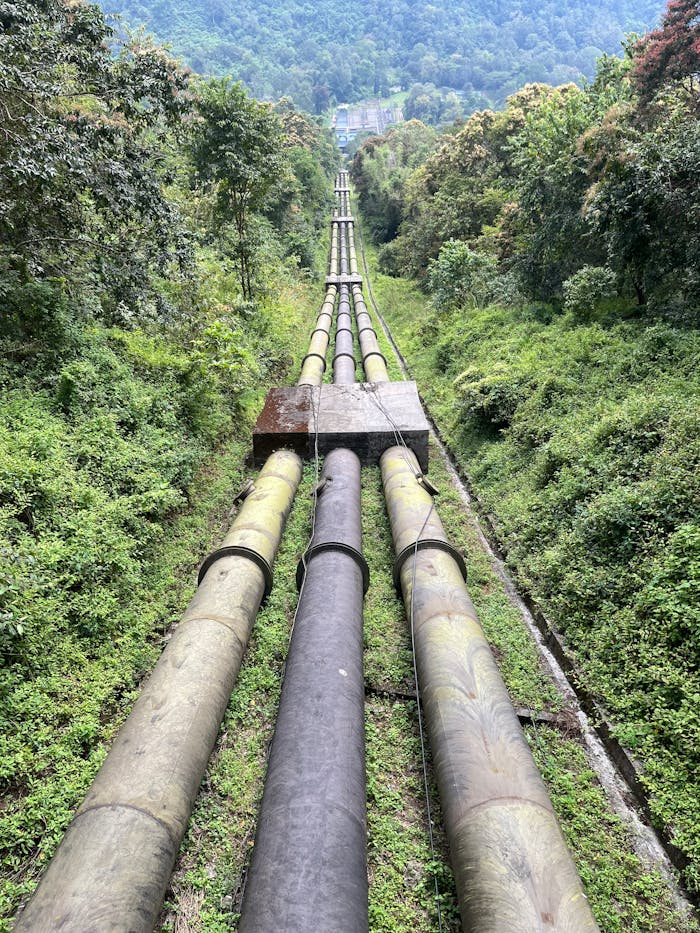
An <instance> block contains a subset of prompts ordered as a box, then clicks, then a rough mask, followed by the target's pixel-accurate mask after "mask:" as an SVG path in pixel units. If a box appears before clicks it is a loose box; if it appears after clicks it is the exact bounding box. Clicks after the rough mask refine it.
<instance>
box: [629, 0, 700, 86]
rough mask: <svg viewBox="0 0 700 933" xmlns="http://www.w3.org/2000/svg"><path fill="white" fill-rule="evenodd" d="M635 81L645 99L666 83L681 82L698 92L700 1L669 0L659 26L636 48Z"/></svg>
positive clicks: (699, 72) (699, 70) (699, 71)
mask: <svg viewBox="0 0 700 933" xmlns="http://www.w3.org/2000/svg"><path fill="white" fill-rule="evenodd" d="M636 53H637V58H636V63H635V69H634V81H635V84H636V86H637V89H638V90H639V93H640V96H641V98H642V100H643V101H649V100H650V99H651V98H652V97H653V96H654V94H655V93H656V91H657V90H658V89H659V88H660V87H662V86H663V85H665V84H668V83H673V82H682V83H685V84H686V85H687V87H688V88H689V90H690V91H691V93H692V94H693V95H694V94H695V93H696V81H697V77H698V75H699V74H700V2H699V0H670V3H669V4H668V8H667V10H666V13H665V15H664V18H663V20H662V23H661V28H660V29H655V30H654V31H653V32H651V33H649V35H648V36H645V38H644V39H642V41H641V42H640V43H639V45H638V46H637V48H636Z"/></svg>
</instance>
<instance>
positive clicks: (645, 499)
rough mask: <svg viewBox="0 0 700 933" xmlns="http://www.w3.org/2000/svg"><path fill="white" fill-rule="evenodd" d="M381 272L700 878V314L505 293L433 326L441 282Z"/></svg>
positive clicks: (556, 617) (440, 396)
mask: <svg viewBox="0 0 700 933" xmlns="http://www.w3.org/2000/svg"><path fill="white" fill-rule="evenodd" d="M374 290H375V292H376V294H377V298H378V300H379V301H380V303H381V306H382V308H383V309H384V313H385V315H386V317H387V319H388V322H389V324H390V326H391V327H392V330H393V333H394V337H395V338H396V339H397V340H398V342H399V345H400V346H401V348H402V350H403V352H404V353H405V354H406V355H407V358H408V360H409V362H410V364H411V370H412V375H413V377H414V378H418V379H419V381H420V383H421V385H422V386H423V391H424V393H425V396H426V401H427V403H428V405H429V406H430V410H431V413H432V415H433V417H434V418H436V420H437V422H438V425H439V427H440V429H441V431H442V432H443V434H444V435H445V436H446V438H447V440H448V441H449V443H450V447H451V449H452V451H453V452H454V453H455V455H456V456H457V458H458V460H459V462H460V464H461V466H462V467H463V469H464V470H465V471H466V472H467V473H468V475H469V477H470V481H471V483H472V484H473V487H474V489H475V491H476V493H477V494H478V496H479V498H480V500H481V501H482V503H483V505H484V507H485V509H486V510H487V511H488V512H489V514H490V515H491V516H492V519H493V523H494V526H495V528H496V530H497V533H498V536H499V540H500V543H501V546H502V547H503V549H504V550H505V551H506V552H507V556H508V564H509V565H510V567H511V569H512V570H513V571H514V572H517V574H518V579H519V580H520V584H521V585H522V586H523V587H524V588H525V589H527V590H529V592H530V593H532V594H533V595H534V597H535V599H536V600H537V602H538V603H539V605H540V606H541V607H542V608H543V609H544V610H545V612H546V613H547V614H548V616H549V617H550V618H551V619H552V620H553V621H554V623H555V624H556V625H557V626H558V628H559V629H560V630H562V631H563V632H564V634H565V637H566V640H567V644H568V646H569V648H570V650H571V651H572V652H573V654H574V656H575V658H576V662H577V664H578V666H579V667H580V669H581V670H582V671H583V676H584V677H585V681H586V685H587V687H588V688H589V689H590V690H592V691H593V692H594V693H595V694H596V695H597V696H598V698H599V699H600V700H601V702H602V703H603V705H604V706H605V707H607V709H608V711H609V713H610V716H611V719H612V721H613V722H614V723H615V724H616V730H617V732H618V734H619V737H620V739H621V740H622V741H623V742H624V743H625V744H626V745H628V747H631V748H632V750H633V752H634V754H635V756H636V757H637V758H638V759H639V760H640V761H641V762H642V764H643V767H644V782H645V784H646V786H647V788H648V791H649V793H650V796H651V808H652V812H653V814H654V820H655V823H656V825H657V826H659V827H660V828H663V829H666V830H667V831H669V832H670V833H671V835H672V838H673V840H674V842H675V844H676V845H677V846H679V848H680V849H681V851H682V852H684V853H685V854H686V855H687V857H688V858H689V860H690V861H689V867H688V869H687V870H686V872H685V876H684V877H685V882H686V883H687V884H688V885H689V887H690V888H691V889H692V890H698V887H699V886H700V870H699V868H698V866H699V865H700V837H699V836H698V827H699V826H700V812H699V810H698V800H700V793H699V789H698V787H697V774H698V773H700V762H699V761H698V757H697V754H696V748H697V745H696V744H695V740H694V739H693V738H692V736H694V735H695V724H696V720H697V717H696V716H695V714H694V713H692V712H691V710H692V709H693V705H694V703H695V699H694V698H695V697H696V696H697V694H698V691H699V690H700V684H699V683H698V671H697V663H696V659H697V645H696V641H697V626H696V617H697V614H698V605H699V602H698V600H699V598H700V597H699V595H698V592H697V572H696V562H697V546H698V544H697V542H698V528H697V515H698V513H699V512H700V487H699V486H698V476H700V471H699V469H698V468H699V466H700V448H699V446H698V436H700V435H699V432H698V427H699V425H698V414H697V413H698V410H699V407H698V402H699V401H700V383H699V382H698V372H700V367H699V366H698V361H699V360H700V346H699V344H698V335H697V332H696V331H694V330H689V329H685V328H678V327H676V326H674V325H673V324H671V323H668V322H656V323H654V322H653V321H650V320H648V319H646V320H645V319H633V320H628V321H622V322H621V321H619V320H616V317H615V314H614V311H613V312H610V313H608V314H607V316H606V315H603V316H600V315H599V314H598V309H596V318H597V319H595V318H594V319H593V320H591V321H589V322H582V323H575V322H574V321H573V320H572V318H571V316H568V315H567V316H564V317H562V316H557V315H556V314H555V315H552V314H550V315H544V314H542V313H541V312H540V309H539V308H538V307H533V306H530V307H525V308H522V309H517V308H516V309H506V308H503V307H490V308H485V309H481V310H480V309H471V310H469V311H468V312H467V313H465V312H462V311H455V312H452V313H451V314H450V315H448V316H447V318H446V319H445V320H443V322H442V326H441V329H440V332H439V335H438V337H437V338H436V336H435V334H434V333H429V334H428V335H427V339H426V330H425V320H426V318H427V317H428V311H427V308H426V299H425V297H422V296H420V294H419V293H417V290H416V289H415V288H413V289H412V290H411V288H410V287H409V285H408V283H406V282H404V281H401V280H398V279H388V278H380V279H379V281H377V282H375V283H374ZM612 928H613V929H615V928H616V927H612ZM617 928H620V927H617ZM621 928H622V929H625V927H624V925H623V926H622V927H621ZM651 929H654V927H653V926H652V927H651ZM670 929H675V927H673V926H671V927H670Z"/></svg>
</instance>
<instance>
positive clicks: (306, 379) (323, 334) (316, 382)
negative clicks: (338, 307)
mask: <svg viewBox="0 0 700 933" xmlns="http://www.w3.org/2000/svg"><path fill="white" fill-rule="evenodd" d="M339 226H340V225H339V224H337V223H333V224H331V231H332V232H331V251H330V257H329V260H328V272H329V274H330V275H337V273H338V271H339V265H338V264H339V258H340V254H339V230H338V228H339ZM337 294H338V289H337V287H336V286H335V285H329V286H328V288H327V289H326V296H325V298H324V301H323V304H322V306H321V310H320V311H319V314H318V318H317V320H316V327H315V328H314V331H313V333H312V334H311V340H310V342H309V352H308V353H307V355H306V357H305V358H304V361H303V363H302V366H301V373H300V375H299V380H298V382H297V385H300V386H320V385H321V383H322V382H323V373H324V372H325V369H326V354H327V352H328V344H329V343H330V332H331V325H332V323H333V309H334V308H335V300H336V297H337Z"/></svg>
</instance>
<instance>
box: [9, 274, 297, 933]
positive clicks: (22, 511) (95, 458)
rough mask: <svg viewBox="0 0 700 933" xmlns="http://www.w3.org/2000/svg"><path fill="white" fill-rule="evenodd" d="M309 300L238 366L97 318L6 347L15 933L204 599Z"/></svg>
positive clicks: (264, 322) (217, 349)
mask: <svg viewBox="0 0 700 933" xmlns="http://www.w3.org/2000/svg"><path fill="white" fill-rule="evenodd" d="M212 289H213V285H212ZM311 291H312V289H311V288H310V287H308V286H297V285H294V286H290V287H289V288H287V289H286V290H285V291H284V292H282V293H280V294H279V296H278V297H277V298H276V299H275V300H272V299H269V300H268V301H267V304H266V305H265V306H263V307H261V309H260V314H259V316H258V320H257V325H256V329H254V330H253V329H251V330H250V331H249V333H248V347H247V351H246V353H247V356H243V357H241V356H237V358H236V360H228V361H227V360H226V358H225V354H222V353H221V350H222V343H223V346H224V347H225V346H226V345H227V343H226V341H225V340H223V341H222V342H221V343H217V342H216V341H214V346H213V347H212V346H207V345H206V337H205V338H204V341H203V342H202V343H197V344H196V345H194V346H192V345H190V346H187V344H186V343H185V338H184V336H183V334H182V333H180V334H173V333H170V332H169V331H167V330H161V332H160V333H156V332H155V331H154V332H149V331H147V330H144V329H135V330H130V331H125V330H120V329H118V328H107V327H105V326H103V325H101V324H98V323H94V324H93V325H90V326H89V327H85V326H77V325H76V326H74V327H73V328H72V330H70V332H69V333H66V334H64V335H63V337H64V339H63V340H59V339H58V338H56V339H55V340H54V341H53V342H52V343H51V344H50V345H48V346H47V348H46V349H45V350H43V351H42V352H40V353H39V354H35V353H34V354H32V356H31V357H29V358H27V356H26V355H25V353H24V350H23V349H21V348H17V347H15V346H14V345H12V344H11V343H10V342H9V341H8V340H5V341H4V343H3V348H4V350H5V351H6V352H5V353H4V354H3V355H2V357H1V358H0V359H1V360H2V362H0V384H1V385H2V389H3V392H2V401H1V402H0V426H1V427H0V550H1V551H2V556H3V562H2V571H1V572H0V653H1V654H2V660H3V664H2V667H1V668H0V723H2V729H1V731H0V787H1V789H2V800H3V803H2V807H0V872H1V877H2V883H1V885H0V918H2V919H0V930H7V929H8V924H9V918H10V917H11V916H12V915H13V914H14V912H15V910H16V909H17V907H18V905H19V904H20V903H21V902H22V901H23V900H24V899H26V897H27V895H28V894H29V893H30V892H31V890H32V888H33V886H34V884H35V882H36V880H37V878H38V875H39V873H40V872H41V870H42V868H43V866H44V865H45V864H46V862H47V860H48V859H49V858H50V857H51V855H52V854H53V851H54V850H55V848H56V846H57V844H58V842H59V840H60V838H61V836H62V833H63V831H64V830H65V828H66V826H67V824H68V822H69V821H70V819H71V815H72V813H73V811H74V810H75V808H76V807H77V805H78V804H79V803H80V801H81V799H82V798H83V796H84V794H85V791H86V790H87V787H88V786H89V783H90V781H91V779H92V777H93V775H94V774H95V772H96V770H97V768H98V767H99V765H100V764H101V762H102V761H103V759H104V757H105V754H106V749H107V748H108V746H109V743H110V741H111V739H112V738H113V736H114V735H115V733H116V730H117V729H118V727H119V725H120V724H121V722H122V721H123V720H124V718H125V717H126V715H127V714H128V712H129V710H130V708H131V706H132V705H133V702H134V700H135V699H136V696H137V695H138V689H139V685H140V682H141V681H142V679H143V678H144V676H146V675H147V673H148V672H149V670H150V669H151V668H152V666H153V664H154V662H155V659H156V658H157V656H158V654H159V651H160V648H161V645H162V639H163V637H164V636H165V635H166V633H167V630H168V628H169V626H170V625H171V624H172V623H173V622H174V621H175V620H176V619H177V618H178V617H179V615H180V614H181V612H182V609H183V608H184V606H185V604H186V603H187V600H188V599H189V597H190V596H191V594H192V591H193V588H194V582H195V577H196V568H197V566H198V564H199V562H200V561H201V559H202V557H203V556H204V555H205V554H206V553H207V552H208V550H209V549H210V548H211V544H212V540H213V538H214V537H215V536H216V535H217V534H218V531H219V528H220V527H221V526H222V523H224V524H225V523H226V514H227V512H228V510H229V508H230V503H231V498H232V493H233V491H235V489H236V488H237V486H238V484H239V482H240V479H241V476H242V475H243V470H244V461H245V458H246V457H247V454H248V451H249V446H250V430H251V423H252V422H251V414H252V413H253V411H257V408H258V402H259V398H260V393H259V386H260V380H261V379H262V378H265V377H267V378H270V379H271V378H273V376H274V378H275V379H277V378H280V379H282V378H284V374H285V372H287V371H289V369H290V366H291V363H292V360H293V358H295V359H297V360H298V359H300V358H301V356H302V355H303V352H304V350H305V345H306V333H307V330H308V327H309V325H310V323H311V315H310V314H309V311H308V309H309V308H310V307H312V306H313V305H312V301H311V298H310V293H311ZM47 295H50V290H48V291H46V290H45V292H44V297H46V296H47ZM205 334H206V331H205ZM219 336H221V335H219ZM209 337H210V338H211V339H213V335H212V334H209ZM272 345H274V352H273V353H270V352H269V347H270V346H272ZM238 346H239V349H243V348H242V347H240V344H239V345H238ZM248 358H249V359H250V361H251V362H250V365H248V366H247V368H246V367H245V366H240V367H235V366H234V371H233V374H232V372H231V366H232V365H233V364H235V363H236V362H241V360H243V361H245V360H246V359H248ZM217 361H218V362H219V363H221V365H222V367H223V370H220V369H218V368H217V366H216V365H215V364H216V362H217ZM253 361H254V362H253ZM228 364H231V365H228Z"/></svg>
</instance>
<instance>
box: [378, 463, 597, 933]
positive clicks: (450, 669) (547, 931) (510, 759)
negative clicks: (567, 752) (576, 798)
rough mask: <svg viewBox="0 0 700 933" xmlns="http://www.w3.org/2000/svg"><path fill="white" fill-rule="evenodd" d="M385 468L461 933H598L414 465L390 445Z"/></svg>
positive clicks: (450, 550)
mask: <svg viewBox="0 0 700 933" xmlns="http://www.w3.org/2000/svg"><path fill="white" fill-rule="evenodd" d="M381 469H382V479H383V482H384V490H385V494H386V501H387V509H388V512H389V519H390V522H391V530H392V535H393V538H394V546H395V549H396V554H397V566H396V577H397V579H398V580H399V581H400V586H401V590H402V593H403V597H404V602H405V605H406V611H407V613H408V615H409V618H411V617H412V619H413V625H412V628H413V637H414V647H415V652H416V660H417V668H418V679H419V685H420V693H421V697H422V703H423V708H424V711H425V722H426V726H427V732H428V736H429V740H430V747H431V750H432V756H433V763H434V767H435V772H436V777H437V782H438V787H439V791H440V800H441V804H442V810H443V816H444V822H445V829H446V832H447V836H448V840H449V846H450V856H451V862H452V868H453V871H454V875H455V880H456V883H457V893H458V898H459V906H460V912H461V917H462V925H463V928H464V929H465V930H468V931H469V933H596V931H597V930H598V927H597V925H596V923H595V920H594V919H593V915H592V913H591V910H590V906H589V904H588V900H587V899H586V895H585V894H584V891H583V887H582V885H581V881H580V879H579V877H578V874H577V872H576V868H575V866H574V863H573V860H572V858H571V855H570V853H569V851H568V849H567V846H566V842H565V841H564V838H563V836H562V833H561V830H560V828H559V824H558V822H557V818H556V816H555V814H554V810H553V808H552V804H551V802H550V800H549V797H548V794H547V790H546V788H545V786H544V783H543V781H542V778H541V777H540V774H539V772H538V770H537V766H536V765H535V762H534V760H533V758H532V754H531V752H530V749H529V746H528V744H527V741H526V739H525V736H524V734H523V732H522V729H521V728H520V724H519V722H518V719H517V717H516V715H515V712H514V710H513V706H512V704H511V701H510V697H509V695H508V692H507V690H506V687H505V685H504V683H503V681H502V680H501V676H500V674H499V671H498V667H497V665H496V662H495V660H494V658H493V655H492V653H491V650H490V648H489V645H488V642H487V641H486V638H485V637H484V633H483V631H482V629H481V626H480V624H479V621H478V618H477V615H476V612H475V610H474V606H473V604H472V602H471V599H470V598H469V594H468V592H467V588H466V586H465V584H464V578H463V567H462V566H461V564H460V561H459V558H458V557H457V555H456V553H455V552H454V549H453V548H452V547H451V545H450V544H449V542H448V539H447V536H446V535H445V532H444V529H443V527H442V523H441V521H440V519H439V516H438V514H437V512H436V511H435V509H434V506H433V502H432V500H431V497H430V495H429V494H428V492H426V491H425V489H424V488H423V487H422V486H421V485H420V484H419V482H418V481H417V478H416V475H417V474H419V472H420V471H419V467H418V461H417V460H416V459H415V457H414V455H413V453H412V452H409V451H408V450H406V448H404V447H393V448H390V449H389V450H387V451H386V452H385V453H384V454H383V455H382V458H381ZM419 538H420V542H422V543H419V545H418V548H419V549H418V550H417V551H416V541H417V540H418V539H419Z"/></svg>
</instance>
